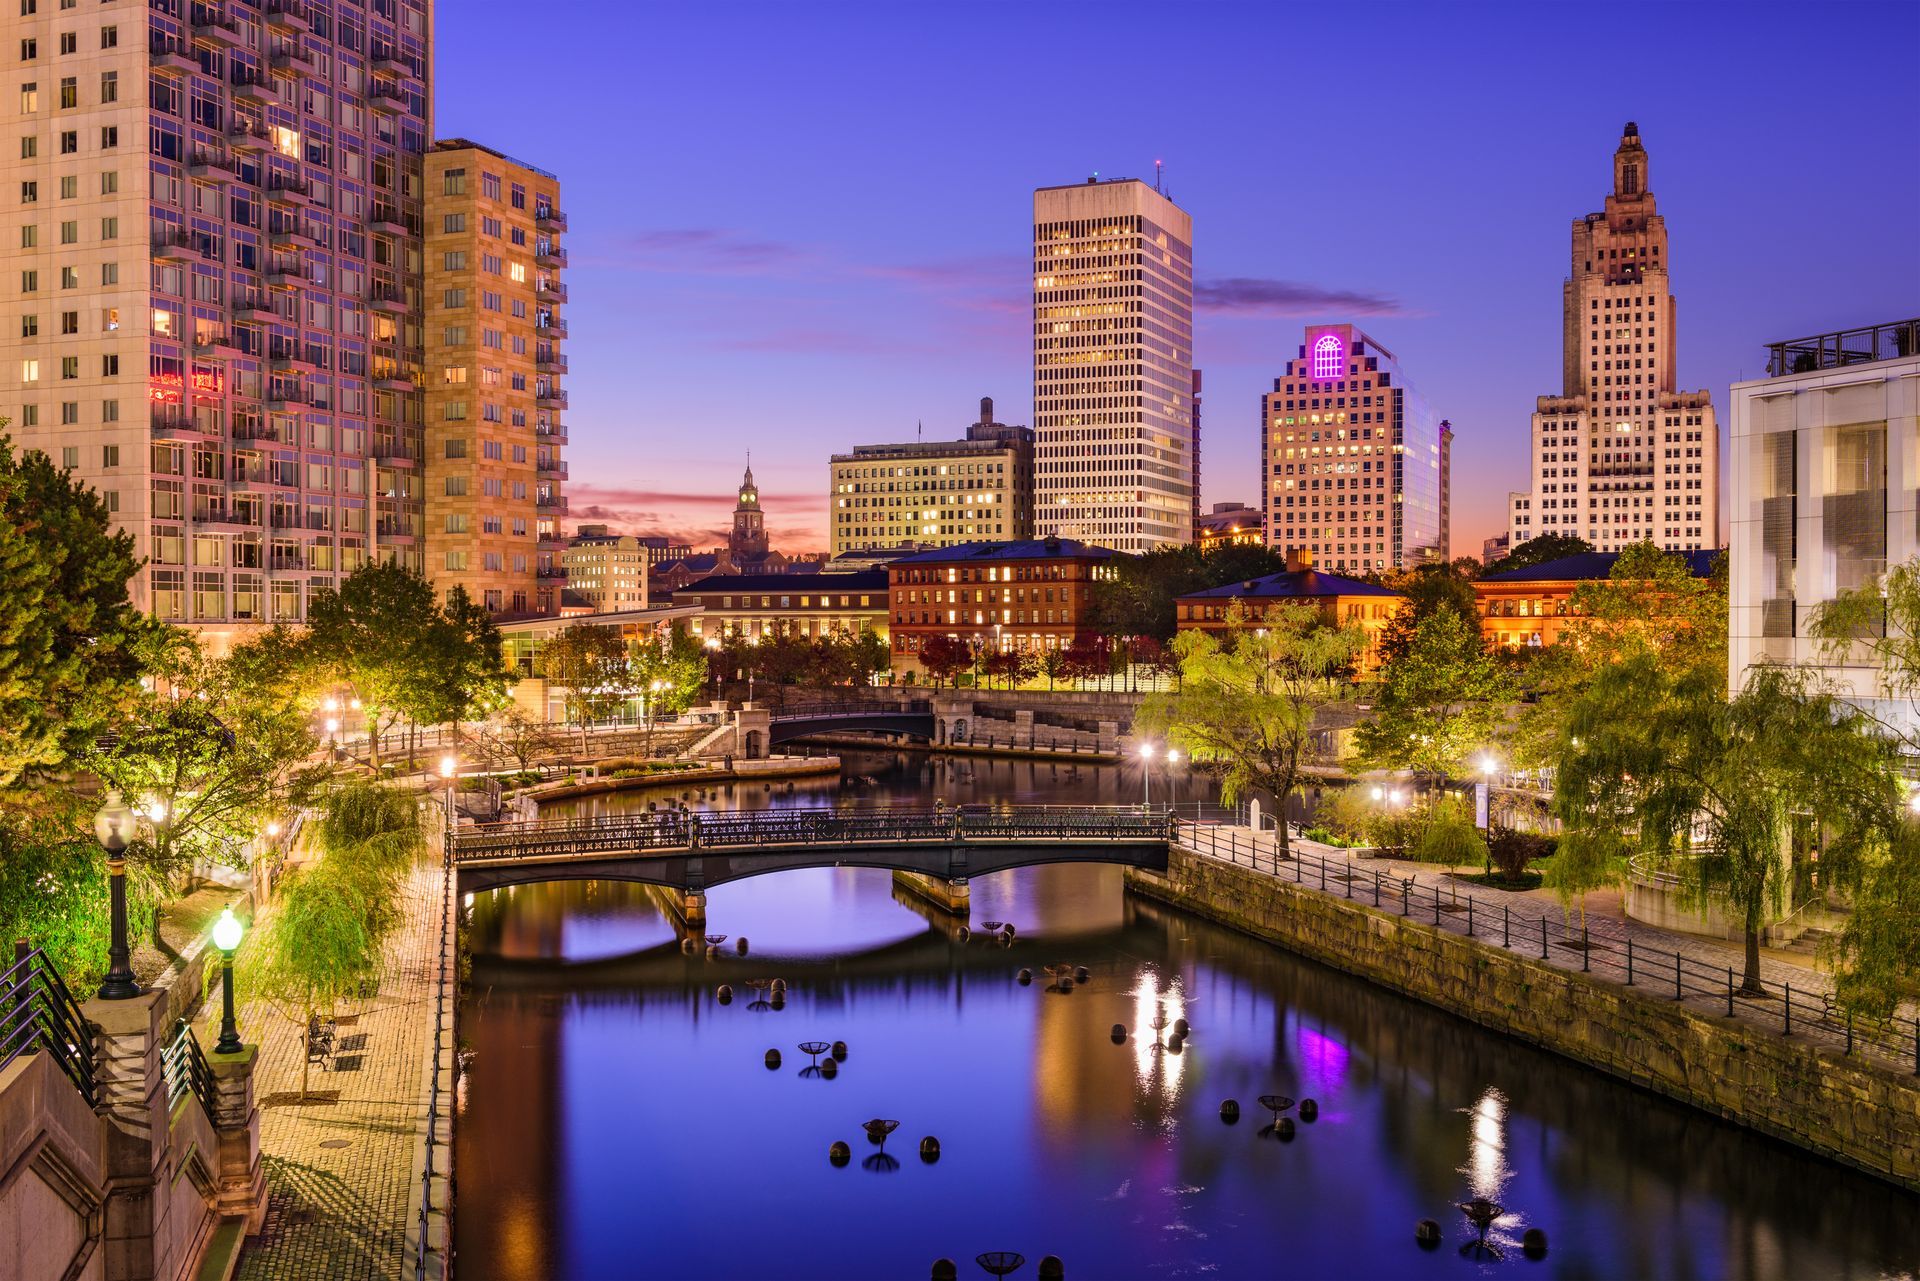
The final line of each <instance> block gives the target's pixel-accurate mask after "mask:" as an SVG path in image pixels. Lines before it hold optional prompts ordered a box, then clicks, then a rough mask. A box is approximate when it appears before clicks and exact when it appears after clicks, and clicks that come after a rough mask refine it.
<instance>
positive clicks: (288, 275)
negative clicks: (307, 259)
mask: <svg viewBox="0 0 1920 1281" xmlns="http://www.w3.org/2000/svg"><path fill="white" fill-rule="evenodd" d="M261 274H263V275H264V276H266V278H267V284H269V285H271V286H272V287H273V288H275V289H295V288H298V287H299V286H301V285H304V284H306V283H307V275H306V271H305V269H304V268H302V267H301V265H300V260H299V259H298V258H276V259H274V260H273V261H272V262H270V263H268V264H267V266H266V269H265V270H264V271H263V272H262V273H261Z"/></svg>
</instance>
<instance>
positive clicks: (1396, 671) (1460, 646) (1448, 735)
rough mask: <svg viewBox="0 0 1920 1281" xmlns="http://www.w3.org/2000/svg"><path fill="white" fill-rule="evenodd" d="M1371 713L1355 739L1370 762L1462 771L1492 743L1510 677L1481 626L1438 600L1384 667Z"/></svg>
mask: <svg viewBox="0 0 1920 1281" xmlns="http://www.w3.org/2000/svg"><path fill="white" fill-rule="evenodd" d="M1379 679H1380V693H1379V697H1378V698H1377V699H1376V700H1375V703H1374V714H1373V716H1372V718H1371V719H1369V720H1367V721H1365V722H1364V723H1362V724H1361V725H1360V726H1359V728H1358V729H1357V730H1356V731H1355V734H1354V741H1355V745H1356V746H1357V747H1358V749H1359V752H1360V754H1361V756H1362V757H1363V758H1364V759H1366V760H1367V761H1368V762H1370V763H1372V764H1374V765H1379V766H1385V767H1388V768H1392V769H1414V770H1419V771H1422V772H1424V773H1428V774H1433V775H1444V774H1446V773H1447V772H1449V771H1451V770H1459V769H1464V768H1466V767H1467V766H1468V764H1469V762H1470V761H1471V759H1472V758H1473V756H1474V755H1476V754H1477V753H1479V752H1482V751H1484V750H1485V749H1486V748H1487V747H1488V745H1489V744H1490V743H1491V742H1492V741H1493V735H1494V729H1495V726H1496V725H1497V724H1498V723H1499V721H1500V719H1501V717H1502V715H1503V713H1504V706H1505V704H1506V701H1507V700H1508V699H1509V698H1510V697H1511V695H1512V683H1511V681H1510V679H1509V677H1508V676H1507V674H1506V672H1505V671H1504V670H1503V669H1502V668H1501V666H1500V664H1498V663H1497V662H1495V661H1494V660H1493V659H1492V658H1491V657H1490V656H1489V655H1488V654H1487V651H1486V647H1485V646H1484V645H1483V644H1482V643H1481V640H1480V626H1479V624H1478V623H1477V622H1476V621H1474V620H1473V619H1472V618H1470V617H1468V616H1463V615H1462V614H1460V613H1459V612H1458V611H1456V610H1454V609H1452V608H1451V607H1445V606H1437V607H1435V608H1433V609H1432V610H1430V611H1429V612H1428V614H1427V616H1426V617H1425V618H1423V619H1421V620H1420V621H1419V623H1417V624H1416V625H1415V626H1414V628H1413V630H1412V632H1411V633H1410V634H1409V636H1408V638H1407V643H1406V645H1405V646H1404V647H1403V648H1402V649H1401V651H1400V652H1399V653H1398V654H1397V655H1396V656H1394V657H1393V658H1392V659H1391V660H1390V661H1389V662H1387V664H1386V665H1385V666H1384V667H1383V668H1382V669H1381V671H1380V678H1379Z"/></svg>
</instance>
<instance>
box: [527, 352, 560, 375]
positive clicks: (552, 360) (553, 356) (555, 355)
mask: <svg viewBox="0 0 1920 1281" xmlns="http://www.w3.org/2000/svg"><path fill="white" fill-rule="evenodd" d="M533 367H534V369H535V371H537V372H539V373H543V374H564V373H566V372H567V358H566V357H565V356H562V355H561V354H560V353H559V352H557V351H542V352H537V353H535V355H534V358H533Z"/></svg>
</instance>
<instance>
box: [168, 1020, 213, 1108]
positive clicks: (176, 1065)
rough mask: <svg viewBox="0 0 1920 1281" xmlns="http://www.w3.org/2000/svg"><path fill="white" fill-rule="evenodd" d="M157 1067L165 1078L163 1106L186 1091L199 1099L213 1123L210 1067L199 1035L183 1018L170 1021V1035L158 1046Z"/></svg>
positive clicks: (211, 1071) (211, 1073)
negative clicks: (165, 1092)
mask: <svg viewBox="0 0 1920 1281" xmlns="http://www.w3.org/2000/svg"><path fill="white" fill-rule="evenodd" d="M160 1070H161V1074H162V1075H163V1076H164V1077H165V1078H166V1082H167V1106H168V1107H172V1106H173V1105H174V1104H175V1103H178V1102H179V1101H180V1099H181V1096H182V1095H184V1094H186V1093H187V1092H188V1091H191V1092H192V1093H193V1096H194V1097H195V1098H197V1099H199V1100H200V1107H201V1108H202V1110H204V1111H205V1112H206V1114H207V1119H208V1120H209V1121H215V1122H216V1123H217V1117H216V1114H215V1111H214V1088H213V1069H212V1068H211V1067H209V1066H207V1056H206V1054H205V1053H204V1052H203V1051H202V1050H201V1049H200V1038H199V1037H197V1036H195V1035H194V1034H193V1028H192V1027H191V1026H189V1025H188V1023H187V1021H186V1020H185V1019H181V1020H179V1021H178V1022H177V1023H175V1024H174V1034H173V1039H172V1040H171V1041H169V1042H167V1044H166V1045H164V1046H162V1047H161V1050H160Z"/></svg>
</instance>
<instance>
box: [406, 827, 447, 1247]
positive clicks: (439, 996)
mask: <svg viewBox="0 0 1920 1281" xmlns="http://www.w3.org/2000/svg"><path fill="white" fill-rule="evenodd" d="M442 823H443V826H442V828H441V832H442V838H441V843H440V934H439V946H440V962H439V968H438V971H437V976H436V978H435V981H434V989H433V1071H432V1072H430V1073H429V1074H428V1085H427V1142H426V1159H425V1160H424V1161H423V1162H422V1163H421V1167H420V1217H419V1222H418V1223H417V1224H415V1230H416V1235H417V1241H416V1244H415V1254H414V1262H413V1275H414V1278H415V1281H425V1278H426V1276H427V1255H428V1254H429V1250H428V1224H429V1221H430V1220H431V1219H432V1217H433V1169H434V1147H435V1144H436V1143H437V1141H438V1138H439V1126H440V1114H441V1110H442V1109H443V1108H444V1107H445V1106H446V1103H447V1100H446V1098H445V1097H444V1096H443V1094H442V1091H441V1089H440V1056H441V1054H442V1053H443V1052H444V1051H445V1048H446V1047H445V1031H446V1026H447V984H448V973H447V954H448V952H449V951H451V950H452V949H451V932H452V930H453V848H454V841H453V835H454V832H455V831H456V830H457V828H456V824H455V819H454V815H453V814H451V813H445V814H443V816H442ZM448 1115H449V1117H451V1112H450V1111H449V1113H448ZM449 1172H451V1171H450V1170H449ZM445 1217H446V1220H447V1222H446V1224H445V1230H444V1234H443V1238H442V1241H441V1246H440V1250H441V1258H442V1260H443V1263H442V1267H441V1269H440V1272H441V1275H442V1276H444V1275H446V1272H447V1269H446V1267H445V1264H444V1260H445V1258H446V1255H447V1254H448V1253H449V1252H450V1251H451V1250H452V1240H453V1223H452V1219H453V1198H452V1196H448V1198H447V1206H446V1212H445Z"/></svg>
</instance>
